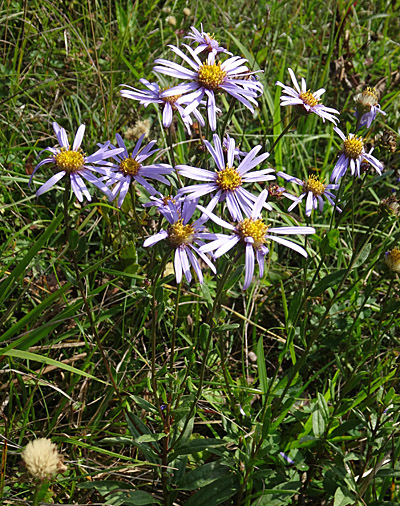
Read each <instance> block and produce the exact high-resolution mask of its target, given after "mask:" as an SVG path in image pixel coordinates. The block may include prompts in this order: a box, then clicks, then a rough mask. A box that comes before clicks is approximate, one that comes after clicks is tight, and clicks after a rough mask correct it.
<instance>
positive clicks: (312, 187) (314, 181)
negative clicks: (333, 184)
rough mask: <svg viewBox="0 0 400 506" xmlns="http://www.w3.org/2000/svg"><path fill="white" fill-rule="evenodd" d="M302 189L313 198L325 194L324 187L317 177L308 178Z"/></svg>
mask: <svg viewBox="0 0 400 506" xmlns="http://www.w3.org/2000/svg"><path fill="white" fill-rule="evenodd" d="M303 188H304V191H305V192H312V193H313V194H314V195H315V197H318V196H319V195H322V194H323V193H324V192H325V185H324V184H323V183H321V181H320V180H319V178H318V176H314V175H311V176H309V178H308V180H307V182H306V183H305V184H304V187H303Z"/></svg>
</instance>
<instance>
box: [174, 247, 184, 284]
mask: <svg viewBox="0 0 400 506" xmlns="http://www.w3.org/2000/svg"><path fill="white" fill-rule="evenodd" d="M174 269H175V279H176V282H177V283H180V282H181V281H182V261H181V252H180V249H179V248H177V249H176V250H175V255H174Z"/></svg>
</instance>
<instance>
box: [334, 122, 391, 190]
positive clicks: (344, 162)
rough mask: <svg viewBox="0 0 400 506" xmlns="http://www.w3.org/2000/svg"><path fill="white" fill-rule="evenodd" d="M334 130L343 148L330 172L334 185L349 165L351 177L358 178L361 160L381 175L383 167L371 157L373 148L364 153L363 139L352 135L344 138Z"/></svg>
mask: <svg viewBox="0 0 400 506" xmlns="http://www.w3.org/2000/svg"><path fill="white" fill-rule="evenodd" d="M334 130H335V132H336V133H337V134H338V135H339V136H340V138H341V139H342V140H343V148H342V153H341V155H340V156H339V160H338V161H337V162H336V165H335V167H334V169H333V171H332V174H331V181H333V180H335V183H337V181H338V180H339V179H340V178H341V177H342V176H344V175H345V173H346V170H347V168H348V167H349V165H350V171H351V175H352V176H354V175H356V176H358V177H360V167H361V162H362V161H363V160H366V161H367V162H368V163H370V164H371V165H372V166H373V167H374V169H375V170H376V171H377V172H378V174H379V175H381V171H382V170H383V165H382V164H381V162H380V161H379V160H377V159H376V158H375V157H374V156H372V155H371V153H372V151H373V148H372V149H371V150H370V151H369V153H366V152H365V150H364V139H363V138H362V137H357V136H356V135H354V134H349V135H348V136H347V137H346V136H345V135H344V133H343V132H342V131H341V130H340V129H339V128H338V127H334Z"/></svg>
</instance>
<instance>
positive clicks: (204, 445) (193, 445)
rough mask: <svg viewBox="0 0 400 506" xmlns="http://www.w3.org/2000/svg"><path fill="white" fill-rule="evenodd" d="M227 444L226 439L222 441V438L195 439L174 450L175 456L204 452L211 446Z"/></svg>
mask: <svg viewBox="0 0 400 506" xmlns="http://www.w3.org/2000/svg"><path fill="white" fill-rule="evenodd" d="M225 445H226V443H225V441H221V440H220V439H193V440H192V441H190V443H189V444H187V445H185V446H181V447H179V448H177V449H176V450H175V451H174V458H175V457H176V455H191V454H194V453H199V452H203V451H204V450H208V449H209V448H213V447H218V446H225Z"/></svg>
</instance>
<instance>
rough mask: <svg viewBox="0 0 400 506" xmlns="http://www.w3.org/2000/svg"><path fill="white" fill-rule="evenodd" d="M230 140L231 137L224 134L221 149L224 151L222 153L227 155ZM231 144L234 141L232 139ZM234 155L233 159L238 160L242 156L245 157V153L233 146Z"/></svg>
mask: <svg viewBox="0 0 400 506" xmlns="http://www.w3.org/2000/svg"><path fill="white" fill-rule="evenodd" d="M231 139H233V137H231V136H230V135H229V134H225V137H224V140H223V141H222V149H223V150H224V153H228V149H229V144H230V142H231ZM233 142H235V139H233ZM234 155H235V158H237V159H238V160H240V159H241V158H243V157H244V156H246V155H247V151H240V149H239V147H238V146H236V145H235V153H234Z"/></svg>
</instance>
